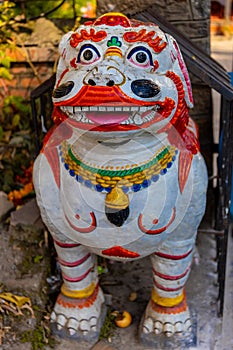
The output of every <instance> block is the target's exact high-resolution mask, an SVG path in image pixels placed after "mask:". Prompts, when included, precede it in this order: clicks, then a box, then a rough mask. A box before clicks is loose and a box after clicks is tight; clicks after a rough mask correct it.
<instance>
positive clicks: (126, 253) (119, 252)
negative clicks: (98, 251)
mask: <svg viewBox="0 0 233 350" xmlns="http://www.w3.org/2000/svg"><path fill="white" fill-rule="evenodd" d="M102 254H103V255H107V256H116V257H119V258H138V257H139V256H140V254H138V253H136V252H132V251H130V250H127V249H125V248H123V247H120V246H115V247H112V248H109V249H105V250H103V251H102Z"/></svg>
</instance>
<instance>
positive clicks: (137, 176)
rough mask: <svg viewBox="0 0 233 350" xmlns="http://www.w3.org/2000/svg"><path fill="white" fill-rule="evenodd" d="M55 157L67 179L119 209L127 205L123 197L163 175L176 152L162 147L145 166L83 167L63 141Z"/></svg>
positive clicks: (147, 185) (79, 159)
mask: <svg viewBox="0 0 233 350" xmlns="http://www.w3.org/2000/svg"><path fill="white" fill-rule="evenodd" d="M59 153H60V157H61V161H62V163H63V164H64V167H65V169H66V170H67V171H68V172H69V174H70V176H72V177H73V178H75V179H76V181H77V182H79V183H81V184H83V185H84V186H86V187H88V188H90V189H92V190H95V191H97V192H102V193H105V194H107V195H106V200H105V202H106V205H107V206H108V207H111V208H118V209H122V208H125V207H127V206H128V205H129V199H128V195H127V193H130V192H138V191H140V190H142V189H144V188H147V187H149V186H150V185H151V184H152V183H155V182H157V181H158V180H159V177H160V176H163V175H165V174H166V173H167V171H168V169H170V168H171V167H172V165H173V163H174V161H175V159H176V155H177V153H178V150H177V149H176V148H175V147H174V146H171V145H169V146H164V147H162V148H161V149H160V150H159V151H158V152H156V153H155V154H154V155H153V156H152V157H151V158H150V159H149V160H147V161H146V162H143V163H140V164H133V165H126V166H116V167H113V166H105V167H104V166H96V165H92V164H88V163H84V162H83V160H82V159H81V158H79V156H78V155H77V154H74V152H73V150H72V147H71V145H69V144H68V143H67V142H66V141H64V142H63V143H62V144H61V145H60V146H59Z"/></svg>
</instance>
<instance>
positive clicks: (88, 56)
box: [77, 44, 100, 64]
mask: <svg viewBox="0 0 233 350" xmlns="http://www.w3.org/2000/svg"><path fill="white" fill-rule="evenodd" d="M99 58H100V53H99V51H98V50H97V48H96V47H95V46H94V45H91V44H85V45H83V46H82V47H81V48H80V51H79V54H78V57H77V63H81V64H91V63H94V62H96V61H98V60H99Z"/></svg>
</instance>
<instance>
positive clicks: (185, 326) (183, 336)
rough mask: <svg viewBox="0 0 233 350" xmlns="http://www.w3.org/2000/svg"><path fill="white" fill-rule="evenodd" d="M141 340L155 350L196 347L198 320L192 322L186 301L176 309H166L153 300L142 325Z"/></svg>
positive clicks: (175, 307)
mask: <svg viewBox="0 0 233 350" xmlns="http://www.w3.org/2000/svg"><path fill="white" fill-rule="evenodd" d="M140 338H141V340H142V342H143V343H144V344H145V345H148V346H152V347H153V348H154V349H161V348H162V349H171V348H173V349H180V348H182V349H183V348H185V349H188V348H189V347H192V346H195V344H196V320H193V318H192V320H191V316H190V311H189V308H188V306H187V304H186V301H185V300H184V301H183V302H182V303H180V304H179V305H177V306H174V307H164V306H160V305H157V304H156V303H154V302H153V301H152V300H151V301H150V302H149V304H148V306H147V308H146V312H145V315H144V319H143V321H142V323H141V329H140ZM180 346H181V347H180Z"/></svg>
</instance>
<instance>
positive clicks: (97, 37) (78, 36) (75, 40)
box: [70, 28, 107, 48]
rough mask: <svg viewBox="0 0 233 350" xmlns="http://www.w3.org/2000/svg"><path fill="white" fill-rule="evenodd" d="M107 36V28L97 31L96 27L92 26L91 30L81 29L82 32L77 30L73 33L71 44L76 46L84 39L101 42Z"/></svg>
mask: <svg viewBox="0 0 233 350" xmlns="http://www.w3.org/2000/svg"><path fill="white" fill-rule="evenodd" d="M106 36H107V33H106V31H105V30H100V31H97V32H96V31H95V29H94V28H90V32H89V33H88V31H87V30H86V29H81V30H80V33H78V32H75V33H73V34H72V35H71V38H70V46H72V47H74V48H75V47H76V46H78V44H79V43H81V42H82V41H84V40H91V41H94V42H99V41H102V40H103V39H105V38H106Z"/></svg>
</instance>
